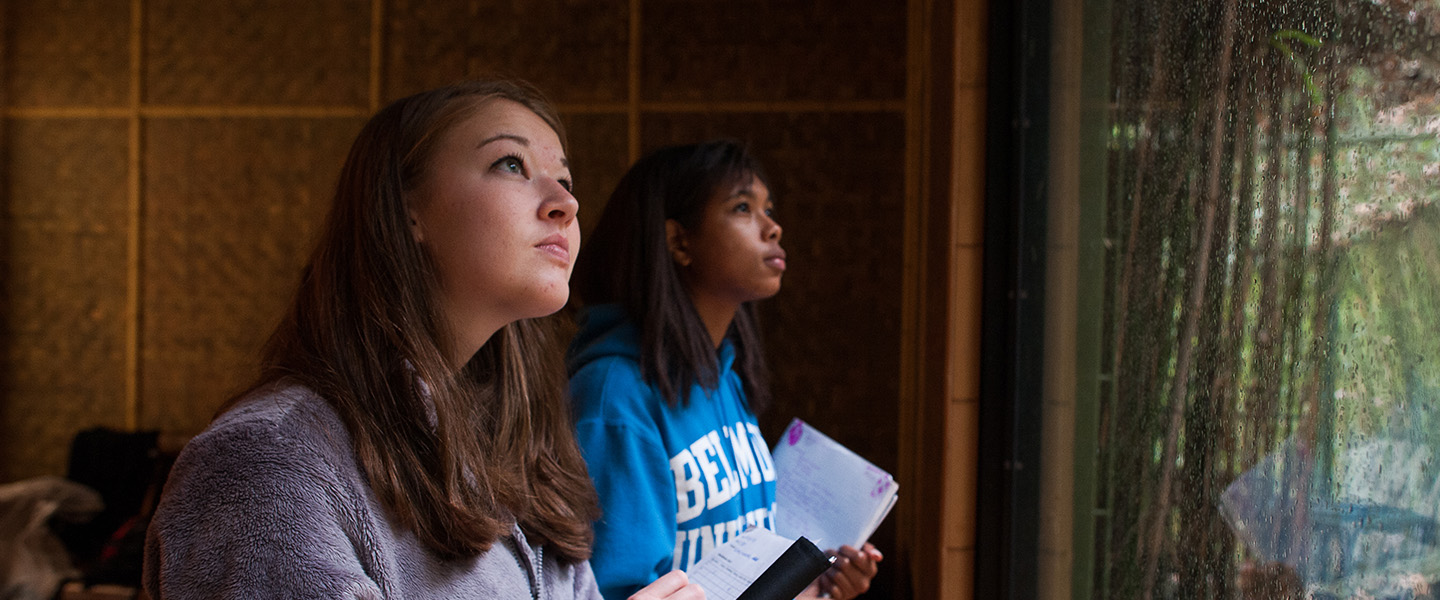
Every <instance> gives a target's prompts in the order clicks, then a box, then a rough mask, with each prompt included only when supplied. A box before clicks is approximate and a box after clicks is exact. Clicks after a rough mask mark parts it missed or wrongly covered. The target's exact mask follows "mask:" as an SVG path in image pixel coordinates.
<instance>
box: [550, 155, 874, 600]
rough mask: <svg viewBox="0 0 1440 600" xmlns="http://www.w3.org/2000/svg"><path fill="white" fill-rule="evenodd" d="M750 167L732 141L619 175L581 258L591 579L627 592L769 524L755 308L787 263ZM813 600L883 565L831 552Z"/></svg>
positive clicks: (855, 587)
mask: <svg viewBox="0 0 1440 600" xmlns="http://www.w3.org/2000/svg"><path fill="white" fill-rule="evenodd" d="M771 208H772V202H771V200H770V191H769V185H768V183H767V181H766V178H765V174H764V172H763V170H762V169H761V167H760V164H759V162H758V161H756V160H755V158H754V157H753V156H752V155H751V154H750V153H749V152H748V151H747V150H746V148H745V147H744V146H743V145H741V144H739V143H736V142H733V141H728V140H717V141H712V142H706V143H702V144H692V145H686V146H674V147H668V148H663V149H661V150H658V151H656V152H655V153H653V154H651V155H649V156H646V157H645V158H642V159H641V160H640V161H638V162H637V163H635V165H634V166H633V167H631V169H630V171H629V172H628V173H626V174H625V176H624V177H623V178H622V179H621V180H620V183H619V185H618V186H617V187H616V189H615V192H614V193H613V194H612V195H611V196H610V200H609V203H608V204H607V205H606V206H605V210H604V213H603V214H602V215H601V216H600V220H599V222H598V223H597V224H596V226H595V231H594V232H592V234H591V236H590V241H589V242H588V244H587V246H586V249H585V254H584V255H583V256H582V257H581V258H580V260H579V262H578V263H577V265H576V272H575V291H576V294H577V295H578V296H579V297H580V299H581V300H583V301H584V303H585V306H584V307H583V308H582V309H581V311H580V313H579V314H580V331H579V334H578V335H577V336H576V338H575V340H574V341H573V342H572V344H571V348H570V352H571V353H570V357H569V359H568V369H569V371H570V391H571V394H572V396H573V402H574V403H575V407H576V409H575V421H576V430H577V435H578V437H579V440H580V446H581V450H582V452H583V453H584V456H585V460H586V462H587V463H588V464H589V467H590V475H591V477H592V479H594V481H595V486H596V489H597V491H598V492H599V494H600V505H601V509H602V511H601V512H602V515H601V518H600V520H599V521H597V522H596V524H595V535H596V539H595V550H596V556H595V558H594V559H592V564H593V566H594V570H595V577H596V579H597V580H598V581H599V582H600V590H601V592H602V593H603V594H604V595H605V597H606V598H610V599H612V600H613V599H615V598H624V597H625V596H626V595H628V594H630V593H633V592H634V590H636V589H639V588H640V587H641V586H644V585H645V584H648V583H650V582H651V581H654V580H655V579H656V578H657V577H659V576H661V575H662V574H664V573H666V572H668V571H670V570H672V569H686V568H688V567H689V566H691V565H693V564H695V562H697V561H698V560H700V559H701V558H702V557H704V556H705V555H706V554H708V553H709V552H710V551H711V550H712V549H713V548H714V547H716V546H718V545H720V544H723V543H725V542H726V541H727V540H729V539H730V538H731V537H733V536H735V535H736V534H738V533H740V532H741V531H743V530H745V529H746V528H747V527H750V526H762V527H766V528H770V529H773V528H774V527H773V523H772V521H771V518H772V513H773V510H774V498H775V471H774V468H773V466H772V464H771V461H770V451H769V449H768V448H767V446H766V443H765V441H764V439H763V438H762V437H761V435H760V429H759V426H758V424H757V422H756V418H755V415H756V414H757V413H759V412H760V411H762V410H764V408H765V407H766V405H767V404H768V403H769V400H770V394H769V372H768V370H767V369H766V365H765V357H764V350H763V347H762V345H761V342H760V331H759V327H758V325H757V324H756V317H755V306H754V303H755V302H756V301H758V300H762V299H764V298H769V297H771V296H773V295H775V294H776V293H777V292H778V291H779V290H780V279H781V276H782V275H783V274H784V272H785V266H786V264H785V251H784V250H783V249H782V248H781V247H780V235H781V229H780V225H779V224H778V223H776V222H775V220H774V219H773V218H772V216H771ZM835 552H836V553H837V554H838V555H839V557H840V558H839V559H838V560H837V561H836V566H835V567H833V568H832V569H831V570H830V571H828V572H827V573H826V574H825V575H822V576H821V577H820V579H819V580H817V581H816V582H815V584H813V585H812V586H811V587H810V589H808V590H807V594H808V595H819V594H829V595H831V596H832V597H838V598H850V597H853V596H855V595H857V594H859V593H862V592H864V591H865V590H866V589H868V588H869V584H870V579H871V578H872V577H874V575H875V572H876V564H875V563H876V562H877V561H879V560H880V559H881V556H880V553H879V552H877V551H876V550H875V549H874V547H873V546H871V545H870V544H865V548H863V549H860V550H857V549H855V548H851V547H849V546H844V547H841V548H840V549H838V550H836V551H835Z"/></svg>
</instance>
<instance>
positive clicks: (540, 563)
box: [510, 537, 545, 600]
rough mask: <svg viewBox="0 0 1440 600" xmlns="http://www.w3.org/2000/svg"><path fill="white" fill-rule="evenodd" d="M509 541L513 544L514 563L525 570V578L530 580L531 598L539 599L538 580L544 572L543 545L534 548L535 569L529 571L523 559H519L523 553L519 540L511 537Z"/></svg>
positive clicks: (539, 580)
mask: <svg viewBox="0 0 1440 600" xmlns="http://www.w3.org/2000/svg"><path fill="white" fill-rule="evenodd" d="M510 542H511V543H513V544H514V545H515V564H517V565H519V566H520V569H521V570H523V571H525V578H526V579H529V580H530V598H531V600H540V594H541V589H540V582H541V581H543V579H541V577H542V575H543V574H544V572H545V547H544V546H539V547H537V548H535V570H534V571H531V570H530V569H527V568H525V561H522V560H520V555H521V554H523V553H524V550H523V549H522V548H520V540H517V539H515V538H514V537H511V538H510Z"/></svg>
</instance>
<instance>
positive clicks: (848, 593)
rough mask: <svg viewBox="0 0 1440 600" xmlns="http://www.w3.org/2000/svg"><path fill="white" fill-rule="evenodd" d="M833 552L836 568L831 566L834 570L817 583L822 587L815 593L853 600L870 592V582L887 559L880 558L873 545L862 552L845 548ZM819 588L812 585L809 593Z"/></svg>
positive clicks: (829, 571)
mask: <svg viewBox="0 0 1440 600" xmlns="http://www.w3.org/2000/svg"><path fill="white" fill-rule="evenodd" d="M832 552H833V553H834V554H835V557H836V558H835V564H833V565H830V569H829V570H828V571H825V572H824V573H822V574H821V575H820V578H819V579H817V580H816V582H817V583H818V584H819V586H818V589H816V590H815V591H818V592H819V593H820V596H821V597H829V598H835V599H837V600H850V599H851V598H854V597H856V596H859V595H860V594H863V593H865V591H866V590H868V589H870V580H871V579H874V578H875V573H876V572H877V571H879V570H880V568H879V566H878V564H877V563H879V562H880V561H881V560H884V559H885V555H883V554H880V551H879V550H876V549H875V546H873V545H871V544H869V543H866V544H865V547H864V548H862V549H860V550H856V549H854V548H852V547H850V546H841V547H840V549H839V550H835V551H832ZM816 587H817V586H813V585H812V586H811V587H810V588H809V589H815V588H816ZM809 589H807V591H809Z"/></svg>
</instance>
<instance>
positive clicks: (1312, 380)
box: [1082, 0, 1440, 599]
mask: <svg viewBox="0 0 1440 600" xmlns="http://www.w3.org/2000/svg"><path fill="white" fill-rule="evenodd" d="M1111 4H1112V10H1111V14H1110V20H1111V22H1110V28H1111V36H1110V39H1109V40H1108V44H1109V47H1108V48H1093V47H1092V48H1089V49H1088V50H1089V51H1099V52H1105V53H1108V55H1109V56H1111V57H1112V59H1111V65H1110V74H1109V89H1108V94H1109V95H1108V98H1107V101H1108V103H1109V115H1108V123H1107V125H1106V127H1107V136H1106V138H1107V144H1108V149H1107V150H1108V153H1109V154H1108V156H1109V158H1108V171H1107V172H1106V173H1105V177H1106V178H1107V184H1106V198H1105V199H1104V201H1103V203H1099V204H1092V206H1103V210H1105V211H1106V214H1105V222H1106V231H1104V233H1103V235H1104V238H1105V245H1104V246H1105V248H1106V256H1105V260H1106V281H1105V290H1106V291H1105V298H1104V299H1103V306H1104V308H1103V313H1104V319H1105V327H1104V331H1105V333H1104V341H1103V348H1102V350H1101V352H1102V359H1101V363H1102V372H1101V374H1100V375H1101V377H1100V379H1101V381H1103V382H1105V383H1104V385H1103V386H1102V395H1101V399H1100V415H1101V418H1100V421H1099V428H1098V430H1097V431H1094V432H1090V433H1091V434H1093V435H1094V439H1095V440H1096V444H1097V447H1098V449H1099V453H1098V455H1097V463H1096V483H1097V486H1096V489H1097V495H1096V506H1095V507H1094V509H1095V510H1094V511H1093V512H1092V513H1090V514H1088V515H1086V518H1093V523H1092V525H1093V527H1094V534H1095V538H1094V539H1095V548H1094V555H1093V557H1092V558H1093V561H1091V562H1090V563H1089V564H1091V565H1093V573H1091V575H1092V577H1093V579H1092V580H1091V581H1092V582H1093V589H1092V590H1091V593H1090V594H1089V595H1090V597H1093V598H1147V599H1148V598H1242V597H1243V598H1301V597H1314V598H1397V599H1398V598H1431V597H1437V596H1440V2H1437V1H1436V0H1247V1H1238V0H1113V1H1112V3H1111ZM1082 595H1083V594H1082Z"/></svg>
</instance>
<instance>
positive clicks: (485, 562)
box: [144, 384, 600, 600]
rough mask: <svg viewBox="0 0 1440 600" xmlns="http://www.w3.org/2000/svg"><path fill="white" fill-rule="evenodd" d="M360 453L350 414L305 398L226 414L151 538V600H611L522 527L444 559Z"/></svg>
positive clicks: (170, 489)
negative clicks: (388, 505) (389, 501)
mask: <svg viewBox="0 0 1440 600" xmlns="http://www.w3.org/2000/svg"><path fill="white" fill-rule="evenodd" d="M352 448H353V446H352V444H351V440H350V435H349V433H348V432H347V431H346V428H345V426H344V424H343V423H342V422H341V420H340V418H339V416H338V415H337V414H336V413H335V411H334V410H333V409H332V408H331V407H330V405H329V404H328V403H326V402H325V401H324V400H322V399H321V398H319V397H318V396H316V395H315V394H314V393H313V392H311V391H310V390H308V389H306V388H304V387H300V386H294V385H281V384H277V385H274V386H270V387H268V388H264V389H261V390H259V391H257V392H256V393H255V394H253V395H252V396H250V397H248V398H247V399H246V400H244V401H243V402H242V403H241V404H240V405H239V406H237V407H236V408H234V409H232V410H230V411H228V412H226V413H225V414H224V415H222V416H221V417H220V418H219V419H216V420H215V422H214V423H212V424H211V425H210V427H209V428H207V429H206V430H205V431H204V432H202V433H201V434H200V435H198V436H196V437H195V438H194V439H193V440H191V441H190V443H189V444H188V445H186V447H185V449H184V450H183V451H182V452H181V453H180V456H179V458H178V459H177V461H176V463H175V466H174V468H173V470H172V471H171V473H170V478H169V480H168V481H167V483H166V485H165V492H164V495H163V497H162V498H161V501H160V506H159V508H158V509H157V510H156V513H155V515H154V518H153V520H152V521H151V523H150V529H149V532H148V534H147V536H146V540H145V574H144V583H145V591H146V592H147V593H149V594H150V597H151V598H154V599H155V600H166V599H170V598H514V599H525V598H543V599H545V600H568V599H571V598H587V599H592V600H594V599H599V598H600V593H599V591H598V589H597V588H596V586H595V579H594V577H593V575H592V574H591V572H590V565H589V563H586V562H582V563H579V564H570V565H564V564H561V563H560V561H558V560H556V558H555V557H553V556H546V553H545V552H543V551H542V550H541V549H540V548H537V547H535V546H532V545H531V544H529V543H527V542H526V541H525V536H524V534H523V533H521V532H520V530H519V529H518V528H514V529H513V530H512V531H511V536H510V537H508V538H503V539H500V540H496V542H495V544H494V545H493V546H492V547H491V549H490V550H489V551H488V552H486V553H484V554H482V555H480V556H478V557H475V558H472V559H462V560H443V559H441V558H439V557H437V556H436V555H435V554H433V553H431V552H430V551H429V550H428V549H427V548H426V547H425V546H424V544H422V543H421V542H420V541H419V540H417V539H416V538H415V537H414V536H413V535H411V534H410V532H409V531H407V530H403V529H400V528H398V527H395V526H393V525H392V524H391V522H390V520H389V518H387V514H386V512H385V509H384V508H383V507H382V506H381V505H380V504H379V502H378V500H377V499H376V497H375V494H374V492H373V491H372V490H371V489H370V487H369V485H367V484H366V479H365V476H364V475H363V474H362V473H361V471H360V468H359V465H358V464H357V463H356V461H355V455H354V451H353V449H352ZM537 562H539V563H540V567H539V568H538V569H537V568H536V567H535V564H536V563H537ZM537 570H538V571H539V572H540V576H539V586H538V587H537V586H536V585H535V583H534V582H535V579H536V576H535V573H536V571H537Z"/></svg>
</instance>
